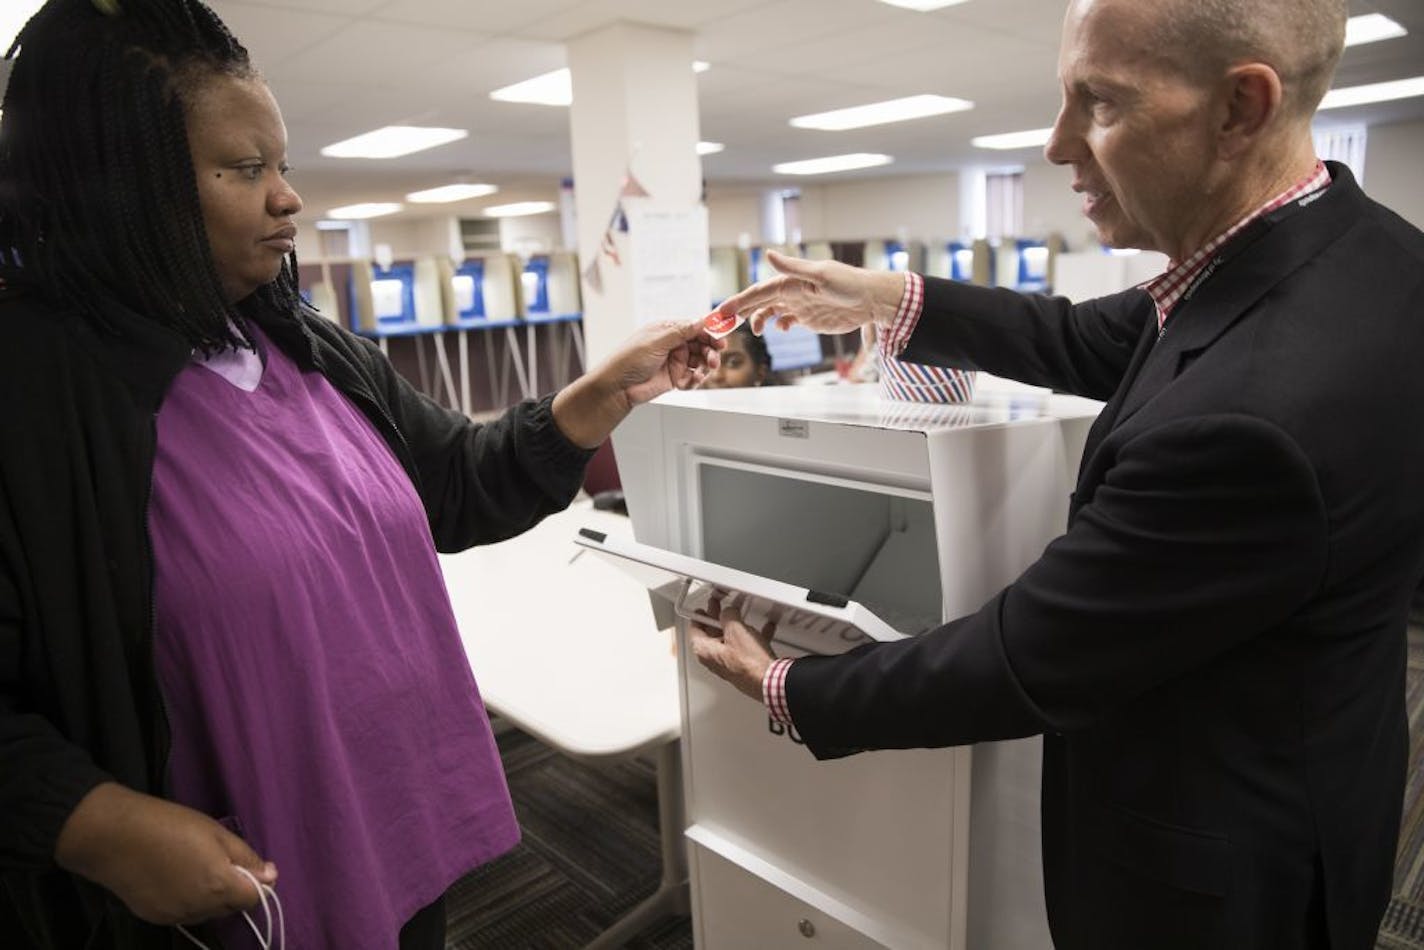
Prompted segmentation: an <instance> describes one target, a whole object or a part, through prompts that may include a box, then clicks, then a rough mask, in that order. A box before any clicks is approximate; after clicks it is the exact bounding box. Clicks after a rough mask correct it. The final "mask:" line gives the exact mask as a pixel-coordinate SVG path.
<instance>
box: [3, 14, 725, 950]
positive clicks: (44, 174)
mask: <svg viewBox="0 0 1424 950" xmlns="http://www.w3.org/2000/svg"><path fill="white" fill-rule="evenodd" d="M8 55H9V58H11V59H12V60H13V68H12V71H11V76H10V81H9V86H8V89H7V90H6V94H5V99H4V104H3V108H4V113H3V118H0V278H3V289H0V404H3V405H4V407H5V410H4V412H3V413H0V946H3V947H5V948H7V950H8V948H21V947H42V948H70V947H74V948H79V947H85V948H98V947H116V948H149V947H176V946H191V945H192V944H193V943H200V944H202V945H206V946H211V947H216V946H218V945H219V943H221V945H223V946H225V947H228V948H234V947H245V946H251V945H252V942H253V941H252V935H251V934H250V933H247V932H245V931H244V930H243V929H241V918H240V917H235V916H234V914H235V912H236V911H239V910H244V909H251V908H253V907H255V906H256V905H257V904H258V899H259V894H260V892H261V891H262V887H275V889H276V892H277V894H278V895H279V897H280V900H281V904H282V907H283V910H284V916H285V929H286V934H287V935H288V940H289V941H290V945H291V946H293V947H301V948H303V950H322V948H331V950H337V948H339V950H354V948H380V950H388V948H392V947H400V948H417V947H419V948H425V947H431V948H434V947H441V946H443V941H444V918H443V908H442V903H441V895H442V894H443V892H444V890H445V889H446V888H447V887H448V886H449V885H450V884H451V883H452V882H453V881H455V880H456V879H457V878H458V877H459V876H460V875H462V874H463V873H465V872H466V871H467V870H469V869H470V868H472V867H474V866H477V865H479V864H481V863H483V862H485V861H488V860H489V859H491V858H493V857H494V856H496V855H498V854H501V853H503V852H505V851H507V850H508V849H509V848H511V847H512V846H513V845H514V843H515V842H516V841H517V839H518V829H517V826H516V824H515V820H514V815H513V812H512V809H511V807H510V803H509V797H508V793H507V791H506V788H505V785H504V778H503V775H502V772H501V770H500V764H499V760H498V756H497V750H496V748H495V746H494V743H493V740H492V737H491V734H490V729H489V723H488V719H487V717H486V715H485V713H484V709H483V707H482V705H481V703H480V700H479V695H478V692H477V690H476V687H475V683H474V681H473V679H472V677H471V675H470V673H469V669H468V665H467V663H466V661H465V658H464V653H463V649H462V647H461V643H460V640H459V636H458V633H457V631H456V629H455V622H454V617H453V614H452V611H451V608H450V602H449V597H448V595H447V593H446V591H445V588H444V584H443V581H442V579H441V575H440V571H439V566H438V562H437V560H436V556H435V554H436V551H437V549H438V550H441V551H451V550H458V549H461V548H464V547H468V546H470V545H472V544H479V543H486V542H491V541H497V540H500V539H502V538H507V537H510V536H512V535H515V534H518V533H519V532H521V531H523V530H525V529H527V528H529V527H530V526H532V525H533V524H535V523H536V522H537V521H538V520H539V519H540V518H542V517H543V516H545V515H546V514H548V513H550V512H552V511H556V510H558V509H559V508H561V507H563V506H564V505H566V504H567V503H568V501H569V500H570V499H571V498H572V497H573V495H574V493H575V491H576V490H577V487H578V485H579V483H580V481H581V478H582V472H583V468H584V465H585V463H586V462H587V460H588V458H589V456H590V455H591V451H590V449H591V447H593V446H597V445H598V444H599V443H601V442H602V441H603V440H604V439H605V438H606V437H607V435H608V433H609V431H610V430H611V429H612V428H613V426H614V425H616V424H617V422H618V421H619V420H621V419H622V418H623V416H624V415H626V413H627V412H628V411H629V410H630V409H631V407H632V406H634V405H636V404H638V403H641V402H644V401H646V400H647V399H650V398H653V397H654V396H656V395H658V394H659V393H661V392H663V391H666V390H667V389H669V388H672V387H686V386H690V385H695V384H697V383H698V382H700V381H701V380H702V379H703V378H704V377H705V376H706V375H707V373H708V372H709V371H710V370H712V369H715V368H716V366H717V362H718V355H717V350H718V348H719V346H720V344H719V343H716V342H714V341H712V340H711V339H710V337H708V336H707V335H706V334H705V333H704V332H703V331H702V330H701V327H700V323H692V324H664V325H658V326H650V327H647V328H644V329H643V330H642V331H640V333H639V334H638V335H636V336H635V337H634V338H633V339H632V340H630V341H629V342H628V343H627V344H625V345H624V347H623V348H622V349H620V350H619V351H618V352H616V353H615V354H614V355H613V356H612V357H610V359H609V360H607V361H606V362H605V363H604V364H602V365H601V366H599V367H597V368H596V369H594V370H593V371H592V372H590V373H589V374H588V375H586V376H584V377H582V378H580V379H578V380H576V381H575V382H573V383H572V384H570V385H569V386H568V387H566V388H565V389H563V390H562V391H560V392H558V393H556V394H554V395H552V396H550V397H546V398H544V399H541V400H531V401H526V402H524V403H521V404H519V405H517V406H514V407H512V408H511V409H510V410H509V411H508V412H507V413H505V414H504V415H503V416H502V417H501V418H499V419H497V420H495V421H494V422H491V423H489V424H487V425H477V424H474V423H473V422H471V421H470V420H469V419H467V418H465V417H464V416H461V415H459V414H457V413H452V412H448V411H445V410H443V409H441V408H440V407H438V406H436V405H434V404H433V403H432V402H430V401H429V400H427V399H425V398H423V397H422V396H420V395H419V394H417V393H416V392H415V391H413V390H412V389H411V388H410V387H409V386H408V385H407V384H406V383H405V382H403V381H402V380H401V379H400V378H399V377H398V376H397V375H396V374H395V373H394V371H393V370H392V368H391V367H390V365H389V364H388V363H387V362H386V361H385V360H384V358H383V357H382V356H381V355H380V353H379V352H378V351H377V350H376V348H375V347H373V346H372V345H371V344H369V343H368V342H366V341H363V340H360V339H358V338H356V337H354V336H353V335H351V334H349V333H347V332H345V331H344V330H342V329H340V328H338V327H336V326H335V325H333V324H332V323H331V322H330V321H327V320H325V319H322V318H321V317H320V316H319V315H316V314H314V313H313V312H312V311H311V310H310V309H309V308H307V307H306V306H305V305H304V304H302V302H301V300H300V298H299V296H298V294H297V281H296V262H295V259H294V255H293V247H294V237H295V234H296V230H295V223H294V219H295V217H296V215H297V213H298V212H299V211H300V210H301V207H302V205H301V199H300V198H299V197H298V195H297V193H296V192H295V191H294V190H293V189H292V187H291V186H290V185H289V184H288V183H287V181H286V171H287V168H286V131H285V128H284V127H283V124H282V119H281V114H280V112H279V111H278V108H277V105H276V103H275V101H274V100H273V98H272V95H271V93H270V92H269V91H268V89H267V87H266V85H265V84H264V83H263V81H262V79H261V77H260V75H259V74H258V73H257V71H256V70H255V69H254V68H253V66H252V64H251V63H250V62H249V60H248V56H247V53H246V51H245V50H244V49H243V47H242V46H241V45H240V44H239V43H238V42H237V40H236V39H235V38H234V37H233V36H232V35H231V34H230V33H229V32H228V30H227V29H226V28H225V27H224V26H223V24H222V22H221V21H220V20H219V19H218V18H217V17H216V16H215V15H214V14H213V13H212V11H210V10H209V9H208V8H206V7H205V6H203V5H202V4H201V3H200V2H198V0H117V2H115V0H103V2H101V0H49V2H48V3H47V4H46V5H45V6H44V7H43V8H42V9H41V10H40V11H39V12H38V13H37V14H36V15H35V16H34V18H33V19H31V20H30V22H29V23H28V24H27V25H26V26H25V28H24V29H23V30H22V31H21V33H20V35H19V37H18V39H17V41H16V43H15V46H14V47H12V48H11V50H10V51H9V54H8ZM511 635H515V632H513V631H512V632H511ZM279 873H280V877H279ZM259 885H260V886H259ZM177 925H182V926H181V927H179V926H177Z"/></svg>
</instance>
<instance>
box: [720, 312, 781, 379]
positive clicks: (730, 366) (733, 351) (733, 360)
mask: <svg viewBox="0 0 1424 950" xmlns="http://www.w3.org/2000/svg"><path fill="white" fill-rule="evenodd" d="M725 339H726V341H727V346H726V349H724V350H722V352H721V354H720V356H721V365H720V366H718V367H717V370H716V372H714V373H711V374H710V375H709V376H708V377H707V379H706V380H704V381H703V383H702V388H703V389H742V388H745V387H748V386H765V385H768V384H770V383H773V382H774V381H775V380H774V377H773V376H772V373H771V354H770V353H769V352H768V351H767V348H766V340H764V339H762V338H761V336H759V335H758V334H755V333H753V332H752V329H751V327H749V326H747V325H746V324H745V323H744V324H742V325H741V326H739V327H737V328H736V329H735V330H733V331H732V332H731V333H729V334H727V336H726V337H725Z"/></svg>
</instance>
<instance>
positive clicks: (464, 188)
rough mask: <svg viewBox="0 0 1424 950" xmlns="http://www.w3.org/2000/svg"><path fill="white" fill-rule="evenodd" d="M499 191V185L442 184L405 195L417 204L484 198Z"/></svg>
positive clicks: (408, 199)
mask: <svg viewBox="0 0 1424 950" xmlns="http://www.w3.org/2000/svg"><path fill="white" fill-rule="evenodd" d="M496 191H499V186H497V185H441V186H440V187H439V188H427V189H425V190H424V191H412V192H411V193H410V194H408V195H406V196H405V199H406V200H407V201H414V202H415V203H416V204H444V203H445V202H447V201H464V200H465V199H466V198H483V197H484V196H485V195H492V194H494V193H495V192H496Z"/></svg>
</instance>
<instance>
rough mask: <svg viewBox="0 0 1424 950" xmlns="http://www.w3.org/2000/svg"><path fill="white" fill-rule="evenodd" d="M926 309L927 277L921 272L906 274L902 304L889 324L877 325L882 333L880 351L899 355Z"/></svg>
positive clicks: (901, 297) (901, 298)
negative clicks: (922, 275)
mask: <svg viewBox="0 0 1424 950" xmlns="http://www.w3.org/2000/svg"><path fill="white" fill-rule="evenodd" d="M924 309H925V279H924V278H923V277H921V276H920V275H919V274H915V273H908V274H906V275H905V290H904V293H902V294H901V295H900V306H899V308H898V309H897V310H896V311H895V316H894V318H893V319H891V321H890V322H889V323H888V324H885V325H881V326H877V328H876V329H877V330H878V331H879V333H880V352H882V353H888V354H889V355H890V356H899V355H900V352H901V351H902V350H904V349H905V344H907V343H909V342H910V334H911V333H914V332H915V325H916V324H917V323H919V322H920V313H921V312H922V311H923V310H924Z"/></svg>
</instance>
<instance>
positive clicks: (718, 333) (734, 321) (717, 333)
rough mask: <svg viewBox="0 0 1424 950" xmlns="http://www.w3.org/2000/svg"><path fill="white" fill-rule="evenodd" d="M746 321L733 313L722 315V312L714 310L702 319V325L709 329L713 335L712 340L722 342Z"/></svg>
mask: <svg viewBox="0 0 1424 950" xmlns="http://www.w3.org/2000/svg"><path fill="white" fill-rule="evenodd" d="M744 322H745V321H744V320H743V319H742V318H741V317H739V316H737V315H736V314H732V313H722V312H721V311H720V310H713V311H712V312H711V313H709V314H708V315H707V316H705V317H703V318H702V325H703V326H704V327H706V328H707V332H708V333H710V334H711V335H712V339H714V340H720V339H722V337H724V336H726V335H727V334H729V333H731V332H732V331H733V330H735V329H736V328H737V327H739V326H741V325H742V324H743V323H744Z"/></svg>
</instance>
